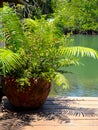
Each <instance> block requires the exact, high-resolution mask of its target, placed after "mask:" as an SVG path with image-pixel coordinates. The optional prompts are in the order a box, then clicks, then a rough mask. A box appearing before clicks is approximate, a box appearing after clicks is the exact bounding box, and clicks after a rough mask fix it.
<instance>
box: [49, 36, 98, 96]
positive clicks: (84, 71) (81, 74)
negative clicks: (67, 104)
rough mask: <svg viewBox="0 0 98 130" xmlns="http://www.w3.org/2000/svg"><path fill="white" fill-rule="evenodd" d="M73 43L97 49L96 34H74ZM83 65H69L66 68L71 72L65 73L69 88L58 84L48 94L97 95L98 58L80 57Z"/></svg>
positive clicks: (97, 37)
mask: <svg viewBox="0 0 98 130" xmlns="http://www.w3.org/2000/svg"><path fill="white" fill-rule="evenodd" d="M72 38H73V39H74V44H75V45H79V46H85V47H91V48H94V49H96V50H98V35H74V36H72ZM80 61H81V62H82V63H83V64H84V65H79V66H71V67H69V68H67V70H69V71H72V72H73V73H72V74H66V77H67V79H68V80H69V85H70V88H69V89H67V90H63V89H61V88H60V87H58V86H55V85H54V87H52V91H51V93H50V96H75V97H77V96H79V97H83V96H85V97H89V96H90V97H97V96H98V60H94V59H92V58H81V59H80Z"/></svg>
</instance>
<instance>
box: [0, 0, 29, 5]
mask: <svg viewBox="0 0 98 130" xmlns="http://www.w3.org/2000/svg"><path fill="white" fill-rule="evenodd" d="M3 2H8V3H15V4H23V5H26V4H27V3H26V2H25V1H24V0H0V7H3Z"/></svg>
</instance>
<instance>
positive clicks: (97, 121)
mask: <svg viewBox="0 0 98 130" xmlns="http://www.w3.org/2000/svg"><path fill="white" fill-rule="evenodd" d="M0 130H98V98H95V97H92V98H90V97H82V98H81V97H67V98H66V97H62V98H61V97H57V98H48V99H47V101H46V103H45V104H44V105H43V106H42V107H41V108H40V109H38V110H28V111H22V110H16V109H13V108H12V106H11V105H10V104H9V102H8V100H7V98H6V97H3V99H2V104H1V110H0Z"/></svg>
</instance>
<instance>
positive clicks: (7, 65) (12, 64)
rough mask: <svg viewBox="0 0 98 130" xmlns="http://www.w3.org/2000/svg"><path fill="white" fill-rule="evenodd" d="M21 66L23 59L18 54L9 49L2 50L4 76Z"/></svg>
mask: <svg viewBox="0 0 98 130" xmlns="http://www.w3.org/2000/svg"><path fill="white" fill-rule="evenodd" d="M21 66H22V59H21V58H20V56H19V55H18V54H16V53H13V52H12V51H10V50H8V49H0V69H1V71H2V72H3V73H4V74H5V72H10V71H11V70H15V69H16V68H19V67H21Z"/></svg>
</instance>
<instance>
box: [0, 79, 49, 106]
mask: <svg viewBox="0 0 98 130" xmlns="http://www.w3.org/2000/svg"><path fill="white" fill-rule="evenodd" d="M30 84H31V86H26V85H25V86H23V88H21V86H20V85H19V83H18V82H17V81H16V79H15V78H13V77H3V78H2V88H3V92H4V94H5V95H6V96H7V98H8V100H9V102H10V103H11V104H12V105H14V106H15V107H23V108H39V107H40V106H42V105H43V104H44V102H45V101H46V98H47V96H48V94H49V92H50V88H51V83H50V82H47V81H46V80H44V79H40V78H31V79H30Z"/></svg>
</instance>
